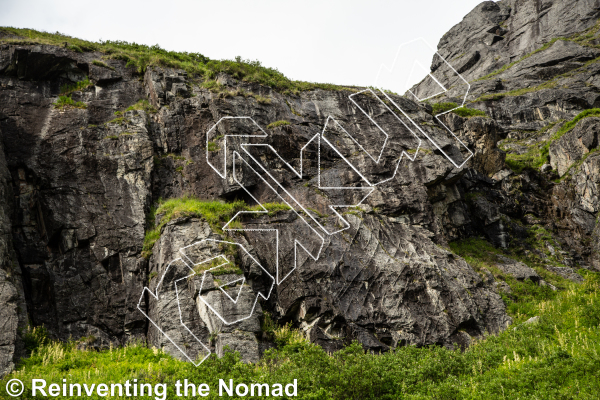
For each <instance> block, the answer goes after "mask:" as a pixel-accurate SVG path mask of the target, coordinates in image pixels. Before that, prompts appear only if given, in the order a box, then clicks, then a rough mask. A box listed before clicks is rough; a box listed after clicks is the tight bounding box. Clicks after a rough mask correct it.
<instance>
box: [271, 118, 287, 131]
mask: <svg viewBox="0 0 600 400" xmlns="http://www.w3.org/2000/svg"><path fill="white" fill-rule="evenodd" d="M285 125H291V124H290V122H289V121H286V120H283V119H282V120H281V121H275V122H271V123H270V124H269V125H267V129H273V128H277V127H278V126H285Z"/></svg>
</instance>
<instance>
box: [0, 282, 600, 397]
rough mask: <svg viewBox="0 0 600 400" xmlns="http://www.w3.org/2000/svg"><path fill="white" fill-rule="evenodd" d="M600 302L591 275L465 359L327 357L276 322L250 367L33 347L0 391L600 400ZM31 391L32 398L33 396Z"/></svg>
mask: <svg viewBox="0 0 600 400" xmlns="http://www.w3.org/2000/svg"><path fill="white" fill-rule="evenodd" d="M599 294H600V277H599V276H598V274H594V273H587V274H586V281H585V283H584V284H582V285H575V284H571V286H570V287H569V288H567V289H566V290H563V291H561V292H559V293H557V294H556V296H555V297H554V298H552V299H548V300H543V301H538V302H534V303H532V304H531V313H532V314H535V315H537V316H539V317H540V319H539V322H538V323H536V324H529V325H521V321H522V320H523V319H524V318H525V317H523V318H522V319H520V320H518V321H517V322H516V323H515V325H514V326H515V327H516V328H517V329H516V330H513V329H512V327H511V328H509V329H508V330H506V331H505V332H503V333H501V334H500V335H498V336H488V337H486V338H485V339H483V340H480V341H478V342H477V343H475V344H474V345H472V346H471V347H470V348H469V349H467V350H466V351H465V352H461V351H460V350H456V351H451V350H446V349H444V348H442V347H436V346H430V347H424V348H416V347H414V346H405V347H401V348H398V349H397V350H395V351H392V352H388V353H385V354H383V355H374V354H370V353H366V352H365V351H364V350H363V349H362V348H361V346H360V345H358V344H356V343H354V344H352V345H350V346H348V347H346V348H344V349H343V350H341V351H339V352H336V353H333V354H328V353H326V352H325V351H324V350H322V349H321V348H320V347H318V346H316V345H313V344H310V343H308V342H307V341H306V340H305V339H304V338H303V337H302V335H301V334H299V333H298V331H295V330H293V329H290V326H289V325H284V326H282V327H278V326H277V325H276V324H274V323H273V321H271V320H270V319H267V318H263V330H264V331H265V333H266V334H267V335H269V336H271V337H272V338H273V339H274V340H275V341H276V343H277V344H278V346H277V348H275V349H270V350H267V351H266V353H265V356H264V357H263V359H262V360H261V361H260V362H259V363H257V364H243V363H241V362H240V360H239V356H238V355H237V354H232V353H226V355H225V356H224V357H223V358H221V359H217V358H216V357H215V356H214V355H213V356H211V357H209V358H208V359H207V360H206V361H205V362H204V363H202V364H201V365H200V366H199V367H194V366H193V365H192V364H191V363H186V362H182V361H178V360H175V359H174V358H172V357H171V356H169V355H167V354H165V353H163V352H162V351H161V350H159V349H153V348H146V347H145V346H143V345H140V344H132V345H130V346H127V347H124V348H113V349H110V350H104V351H100V352H97V351H92V350H77V349H76V342H70V343H55V342H50V343H45V344H38V345H37V346H34V349H33V352H32V355H31V357H30V358H28V359H24V360H22V361H21V362H20V364H19V365H18V368H17V371H16V372H14V373H12V374H10V375H8V376H7V377H5V378H4V379H3V380H2V381H0V390H4V389H3V388H4V386H5V384H6V382H7V381H8V380H10V379H15V378H16V379H21V380H22V381H24V382H30V381H31V379H33V378H36V379H40V378H41V379H46V380H47V383H48V385H49V384H50V383H58V384H60V385H62V379H63V378H64V379H67V380H68V383H80V384H83V383H87V384H91V383H96V384H98V383H108V384H110V383H124V382H125V381H126V380H130V381H133V379H137V380H138V382H143V383H150V384H151V385H152V386H153V387H154V385H155V384H165V385H166V387H167V390H168V395H167V396H168V397H167V398H169V399H171V398H177V397H176V396H175V393H174V384H175V382H176V381H177V380H181V381H183V380H184V379H188V380H189V381H191V382H194V383H196V384H200V383H207V384H208V385H209V387H210V388H211V391H210V395H209V396H207V397H206V398H208V399H216V398H219V397H218V380H219V379H225V380H228V379H233V380H234V382H236V383H242V382H243V383H247V384H250V383H254V382H258V383H267V384H269V385H271V384H274V383H282V384H284V385H285V384H287V383H291V382H292V381H293V380H294V379H297V380H298V397H297V398H299V399H310V400H331V399H336V400H337V399H361V400H362V399H384V400H386V399H387V400H391V399H407V400H408V399H410V400H425V399H457V400H458V399H469V400H478V399H481V400H489V399H547V400H551V399H552V400H554V399H581V400H588V399H589V400H591V399H598V393H600V354H599V352H600V326H599V325H600V301H598V295H599ZM85 340H89V339H84V341H85ZM30 347H31V346H30ZM27 386H29V385H27ZM28 390H29V389H27V391H26V392H25V393H24V397H25V398H31V393H30V392H29V391H28ZM61 398H62V397H61ZM72 398H73V397H66V399H72ZM92 398H93V399H98V397H92ZM188 398H191V397H188Z"/></svg>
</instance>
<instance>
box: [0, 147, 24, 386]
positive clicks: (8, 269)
mask: <svg viewBox="0 0 600 400" xmlns="http://www.w3.org/2000/svg"><path fill="white" fill-rule="evenodd" d="M11 205H12V187H11V185H10V173H9V171H8V168H7V166H6V160H5V158H4V151H3V145H2V142H0V321H2V324H0V377H2V376H4V375H6V374H7V373H8V372H10V371H11V370H12V369H13V367H14V365H15V362H17V361H18V359H19V358H20V357H22V356H23V355H24V348H23V343H22V341H21V337H20V332H23V330H24V329H25V327H26V326H25V325H26V323H27V305H26V303H25V293H24V291H23V275H22V271H21V267H20V265H19V261H18V259H17V256H16V254H15V251H14V247H13V241H12V226H11V225H12V224H11V216H12V213H13V210H12V207H11Z"/></svg>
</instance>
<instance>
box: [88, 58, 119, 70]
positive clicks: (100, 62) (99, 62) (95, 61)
mask: <svg viewBox="0 0 600 400" xmlns="http://www.w3.org/2000/svg"><path fill="white" fill-rule="evenodd" d="M92 64H94V65H97V66H98V67H102V68H107V69H110V70H113V71H114V70H115V68H114V67H111V66H110V65H108V64H106V63H105V62H103V61H100V60H94V61H92Z"/></svg>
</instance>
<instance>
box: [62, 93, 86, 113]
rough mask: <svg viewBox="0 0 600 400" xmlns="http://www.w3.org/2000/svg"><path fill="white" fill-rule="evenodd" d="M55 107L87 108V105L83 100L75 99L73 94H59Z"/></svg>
mask: <svg viewBox="0 0 600 400" xmlns="http://www.w3.org/2000/svg"><path fill="white" fill-rule="evenodd" d="M54 108H62V109H63V110H65V109H69V108H82V109H86V108H87V105H86V104H85V103H83V102H81V101H75V100H73V99H72V98H71V96H70V95H69V96H58V100H56V102H55V103H54Z"/></svg>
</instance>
